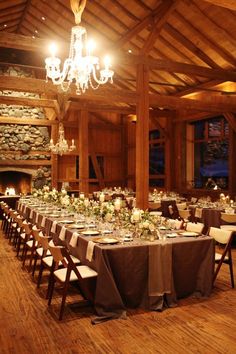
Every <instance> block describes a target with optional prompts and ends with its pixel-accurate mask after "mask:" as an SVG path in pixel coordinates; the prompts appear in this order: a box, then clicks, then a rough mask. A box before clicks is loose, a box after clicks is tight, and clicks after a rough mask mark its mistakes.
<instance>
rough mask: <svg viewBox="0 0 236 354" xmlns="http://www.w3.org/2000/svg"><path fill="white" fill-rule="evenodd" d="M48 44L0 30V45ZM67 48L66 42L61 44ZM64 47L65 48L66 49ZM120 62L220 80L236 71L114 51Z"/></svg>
mask: <svg viewBox="0 0 236 354" xmlns="http://www.w3.org/2000/svg"><path fill="white" fill-rule="evenodd" d="M47 46H48V41H47V40H44V39H40V38H35V39H33V38H31V37H27V36H22V35H15V34H13V33H7V32H0V47H4V48H15V49H21V50H25V51H35V52H43V51H44V50H45V47H47ZM63 47H64V48H65V47H66V49H68V44H63ZM66 49H65V50H66ZM114 54H116V55H117V58H118V60H119V62H120V65H122V66H123V65H135V64H139V63H143V64H146V65H147V66H149V68H150V69H152V70H163V71H168V72H175V73H182V74H187V75H188V74H191V75H194V76H202V77H208V78H212V79H217V80H221V81H233V82H236V72H235V71H229V70H224V69H221V68H218V67H217V68H216V69H212V68H209V67H205V66H199V65H192V64H185V63H179V62H175V61H171V60H163V59H152V58H147V57H141V56H135V55H124V54H123V55H122V54H119V53H116V52H114Z"/></svg>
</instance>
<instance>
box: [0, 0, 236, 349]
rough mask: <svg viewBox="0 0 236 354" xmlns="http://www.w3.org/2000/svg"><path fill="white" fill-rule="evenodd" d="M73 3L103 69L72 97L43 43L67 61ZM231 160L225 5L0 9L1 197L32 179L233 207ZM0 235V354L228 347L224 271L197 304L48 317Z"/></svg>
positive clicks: (81, 189)
mask: <svg viewBox="0 0 236 354" xmlns="http://www.w3.org/2000/svg"><path fill="white" fill-rule="evenodd" d="M78 4H79V6H80V7H83V6H84V8H83V9H82V10H81V9H79V10H80V11H81V12H80V14H81V13H82V18H81V25H82V26H83V27H85V28H86V30H87V34H88V38H93V39H94V40H95V42H96V48H95V49H94V55H97V56H98V57H99V58H100V63H101V64H100V66H101V68H102V66H103V64H102V58H103V57H104V56H105V55H106V54H108V55H109V56H110V58H111V67H110V69H111V70H112V71H114V75H113V80H112V81H113V82H108V83H106V84H104V85H102V84H101V85H100V86H99V87H98V88H96V89H94V88H93V87H91V86H90V87H89V88H88V89H86V90H85V92H81V93H80V94H78V88H76V85H75V83H74V82H72V83H71V85H70V87H69V89H68V90H67V91H64V90H63V88H62V87H61V85H55V84H53V82H52V80H51V79H50V78H46V76H47V75H46V70H45V58H47V57H49V56H50V53H49V47H50V44H51V43H52V42H53V43H56V44H57V49H58V51H57V54H56V55H57V56H58V57H59V58H60V59H61V62H62V64H63V62H64V61H65V60H66V58H67V57H68V55H69V47H70V35H71V28H72V27H73V26H75V16H74V14H75V12H76V11H75V9H73V5H74V7H76V5H77V7H78ZM77 10H78V9H77ZM79 10H78V11H79ZM73 12H74V13H73ZM78 23H79V22H78ZM61 66H62V65H61ZM60 127H63V128H64V134H65V139H66V140H67V142H68V144H69V145H71V144H74V145H75V148H74V149H73V150H72V151H66V152H63V153H61V154H60V153H54V152H53V151H51V150H50V141H51V140H52V141H53V143H54V144H55V143H56V142H57V141H58V138H59V128H60ZM72 141H73V142H72ZM235 155H236V1H235V0H87V2H86V1H83V0H82V1H78V0H77V1H76V0H71V1H69V0H52V1H46V0H10V1H9V0H1V1H0V194H1V195H2V196H4V194H5V191H6V188H9V187H14V189H15V190H16V194H17V195H30V194H31V193H32V190H33V189H34V188H41V187H42V186H43V185H44V184H46V185H48V186H50V188H55V189H56V190H61V188H62V187H64V186H66V187H67V189H68V191H70V192H71V193H73V195H76V196H78V195H79V193H83V194H84V195H85V196H86V197H89V196H91V195H93V193H94V192H97V191H102V190H105V189H114V188H119V190H129V191H132V192H133V194H134V195H135V201H136V204H135V206H136V208H139V209H142V210H148V209H150V200H149V198H150V194H151V193H153V192H154V191H157V193H160V192H161V193H163V194H164V193H170V192H173V193H175V194H177V195H179V196H182V197H183V198H185V199H186V200H187V201H190V200H191V198H196V200H197V199H199V198H207V197H208V198H211V201H212V202H215V201H217V200H219V198H220V195H222V194H224V196H226V198H228V199H229V200H230V201H231V204H230V206H231V207H232V208H235V209H236V182H235V181H236V159H235ZM209 181H210V182H212V183H213V185H209ZM4 201H5V200H4ZM235 223H236V220H235ZM1 233H2V235H1V236H2V237H1V241H0V243H1V251H0V269H1V279H2V280H4V281H3V282H2V280H1V284H0V292H1V293H2V295H1V299H2V300H1V304H0V307H1V313H0V324H1V332H0V347H1V348H3V353H6V354H8V353H24V354H25V353H42V352H45V353H62V352H64V353H80V354H81V353H86V354H87V353H101V354H103V353H127V354H130V353H183V352H185V353H235V352H236V344H235V331H236V325H235V314H236V312H235V308H236V301H235V298H236V297H235V290H234V289H233V288H231V286H230V282H229V275H228V266H227V265H225V268H224V269H223V270H222V271H220V273H219V276H218V278H217V281H216V283H215V285H214V287H213V290H212V293H211V296H210V297H209V298H208V299H207V300H203V299H200V300H199V299H197V300H196V298H194V299H193V298H187V299H181V300H180V303H179V306H178V307H177V308H174V309H167V310H166V311H163V312H156V311H155V312H146V311H143V310H140V309H138V310H133V309H132V310H130V312H129V316H128V320H124V319H116V320H112V321H108V322H103V323H101V324H99V325H97V326H93V325H92V324H91V313H90V312H87V313H86V312H85V313H83V315H81V312H80V310H78V309H77V310H76V312H72V313H70V314H69V315H67V316H65V319H64V320H63V321H61V322H59V321H58V319H57V314H55V315H54V314H53V313H48V312H47V311H46V310H45V309H46V305H45V299H44V298H43V295H42V294H41V293H39V294H38V293H37V292H35V283H34V281H32V279H31V277H30V276H29V274H28V273H27V272H25V270H24V271H22V269H21V263H20V262H19V260H18V259H17V258H16V257H15V252H14V251H13V250H12V247H11V245H10V243H8V242H6V239H5V237H4V236H5V235H4V230H2V231H1ZM232 244H233V245H234V244H235V242H234V241H232ZM233 248H234V247H233ZM232 254H233V258H234V259H235V249H233V250H232ZM19 265H20V266H19ZM127 266H128V265H127V264H126V267H127ZM124 272H125V270H124ZM183 277H184V275H183ZM9 279H12V281H8V280H9ZM68 318H69V320H68Z"/></svg>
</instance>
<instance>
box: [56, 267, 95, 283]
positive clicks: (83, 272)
mask: <svg viewBox="0 0 236 354" xmlns="http://www.w3.org/2000/svg"><path fill="white" fill-rule="evenodd" d="M76 268H77V269H78V272H79V273H80V276H81V278H82V279H86V278H93V277H96V276H97V275H98V273H97V272H96V271H95V270H93V269H92V268H90V267H88V266H85V265H83V266H78V267H76ZM66 273H67V268H62V269H57V270H56V271H55V272H54V275H55V276H56V278H57V279H58V280H59V281H60V282H62V283H64V282H65V281H66ZM76 280H78V277H77V275H76V274H75V272H74V271H73V270H72V271H71V274H70V281H71V282H72V281H76Z"/></svg>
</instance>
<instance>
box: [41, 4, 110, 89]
mask: <svg viewBox="0 0 236 354" xmlns="http://www.w3.org/2000/svg"><path fill="white" fill-rule="evenodd" d="M70 3H71V9H72V11H73V13H74V15H75V22H76V26H74V27H72V29H71V41H70V51H69V57H68V58H67V59H66V60H65V62H64V65H63V70H62V71H61V69H60V64H61V60H60V59H59V58H57V57H56V56H55V53H54V54H53V53H52V54H51V56H50V57H49V58H46V60H45V63H46V66H45V68H46V76H47V78H50V79H52V82H53V84H55V85H60V86H61V88H62V90H63V91H67V90H68V89H69V87H70V85H71V83H72V82H73V81H75V85H76V88H77V89H76V93H77V94H78V95H80V94H81V93H84V92H85V91H86V90H87V89H88V88H89V87H92V88H93V89H97V88H98V86H99V85H103V84H105V83H107V82H108V81H109V80H110V82H111V83H112V77H113V74H114V72H113V71H112V70H110V66H111V63H110V59H109V58H108V57H106V58H105V67H104V69H102V70H99V58H98V57H96V56H94V55H93V54H92V50H93V48H94V44H93V42H92V44H91V42H88V41H87V33H86V29H85V28H84V27H82V26H80V25H79V24H80V22H81V15H82V13H83V10H84V8H85V5H86V0H82V1H80V0H71V1H70ZM97 73H98V74H99V77H97Z"/></svg>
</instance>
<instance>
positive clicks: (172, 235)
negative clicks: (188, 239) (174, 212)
mask: <svg viewBox="0 0 236 354" xmlns="http://www.w3.org/2000/svg"><path fill="white" fill-rule="evenodd" d="M176 236H178V234H177V233H176V232H173V233H172V234H166V237H168V238H174V237H176Z"/></svg>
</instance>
